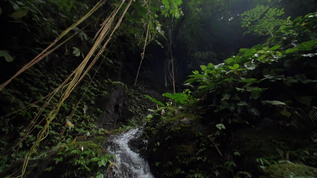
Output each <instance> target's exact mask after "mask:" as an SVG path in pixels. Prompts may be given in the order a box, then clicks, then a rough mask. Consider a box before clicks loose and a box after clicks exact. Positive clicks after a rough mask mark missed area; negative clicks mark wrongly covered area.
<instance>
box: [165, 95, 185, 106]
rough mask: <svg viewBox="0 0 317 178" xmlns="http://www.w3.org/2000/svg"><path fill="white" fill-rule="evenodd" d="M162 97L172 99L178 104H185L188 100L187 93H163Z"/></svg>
mask: <svg viewBox="0 0 317 178" xmlns="http://www.w3.org/2000/svg"><path fill="white" fill-rule="evenodd" d="M162 96H164V97H167V98H170V99H172V100H174V101H175V102H177V103H180V104H183V103H184V102H185V101H186V100H188V97H189V96H188V95H187V94H185V93H173V94H171V93H163V94H162Z"/></svg>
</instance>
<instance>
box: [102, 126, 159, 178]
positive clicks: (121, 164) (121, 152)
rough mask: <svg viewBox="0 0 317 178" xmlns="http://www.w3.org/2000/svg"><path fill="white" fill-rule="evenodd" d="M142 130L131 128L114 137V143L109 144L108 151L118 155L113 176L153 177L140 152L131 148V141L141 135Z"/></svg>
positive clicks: (114, 177)
mask: <svg viewBox="0 0 317 178" xmlns="http://www.w3.org/2000/svg"><path fill="white" fill-rule="evenodd" d="M141 132H142V130H141V129H140V128H136V129H131V130H129V131H127V132H125V133H123V134H120V135H118V136H116V137H114V138H113V139H112V143H111V144H110V146H108V151H109V152H110V153H112V154H114V155H115V156H116V162H115V167H114V168H113V170H112V172H111V175H109V174H108V175H107V177H111V178H153V175H152V174H151V172H150V167H149V165H148V163H147V161H146V160H144V159H143V158H142V157H141V156H140V154H139V153H136V152H134V151H132V150H131V148H130V147H129V144H128V143H129V141H130V140H131V139H136V138H138V137H139V136H140V133H141Z"/></svg>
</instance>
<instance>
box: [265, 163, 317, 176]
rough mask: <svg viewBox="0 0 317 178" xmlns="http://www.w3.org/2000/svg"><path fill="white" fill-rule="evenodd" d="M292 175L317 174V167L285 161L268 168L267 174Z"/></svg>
mask: <svg viewBox="0 0 317 178" xmlns="http://www.w3.org/2000/svg"><path fill="white" fill-rule="evenodd" d="M290 176H291V177H292V176H312V177H316V176H317V168H314V167H310V166H306V165H301V164H294V163H284V164H275V165H272V166H270V167H269V168H268V170H267V172H266V176H265V177H264V178H269V177H281V178H283V177H290Z"/></svg>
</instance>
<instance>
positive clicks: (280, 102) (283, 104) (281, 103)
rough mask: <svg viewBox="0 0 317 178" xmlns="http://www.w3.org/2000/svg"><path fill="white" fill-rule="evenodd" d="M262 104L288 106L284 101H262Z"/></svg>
mask: <svg viewBox="0 0 317 178" xmlns="http://www.w3.org/2000/svg"><path fill="white" fill-rule="evenodd" d="M262 103H267V104H271V105H274V106H286V104H285V103H284V102H282V101H277V100H265V101H262Z"/></svg>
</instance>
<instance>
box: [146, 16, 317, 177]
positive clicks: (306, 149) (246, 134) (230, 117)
mask: <svg viewBox="0 0 317 178" xmlns="http://www.w3.org/2000/svg"><path fill="white" fill-rule="evenodd" d="M316 22H317V14H316V13H312V14H308V15H306V16H304V17H298V18H296V19H295V20H294V21H292V22H290V23H289V24H286V25H282V26H281V27H280V28H279V30H277V31H276V32H275V33H274V36H273V37H272V38H270V39H268V40H267V42H266V43H264V44H262V45H256V46H254V47H252V48H250V49H246V48H243V49H240V52H239V53H238V54H237V55H235V56H232V57H231V58H228V59H226V60H225V61H224V63H220V64H218V65H214V64H212V63H210V64H208V65H201V71H194V72H193V74H192V75H190V76H189V77H190V78H189V79H188V80H187V81H186V83H185V85H187V86H188V88H189V89H186V90H185V92H184V93H175V94H165V96H167V97H169V98H171V99H172V100H173V104H169V103H166V105H164V106H162V107H160V108H159V109H158V110H156V111H155V112H154V113H153V114H151V115H149V116H148V120H147V125H146V128H145V136H146V138H147V139H148V140H149V144H148V153H149V155H148V157H149V161H150V163H151V165H152V167H153V170H154V173H156V174H157V175H158V176H159V175H163V176H166V177H216V176H219V177H232V176H237V177H258V176H260V175H265V173H267V176H268V177H270V175H271V174H272V175H273V174H274V175H275V176H274V177H284V176H286V177H287V176H291V175H292V176H316V175H317V172H316V169H312V170H313V171H303V172H298V171H296V167H295V166H294V167H293V168H289V169H287V170H286V169H285V170H284V171H283V170H281V171H280V174H282V175H278V176H276V173H274V171H272V170H273V169H274V168H273V167H272V168H269V167H270V166H275V165H276V164H280V163H281V161H282V162H293V163H298V164H304V165H308V166H313V167H316V165H317V162H316V160H317V158H316V152H317V145H316V128H317V115H316V113H317V107H316V105H317V103H316V101H317V100H316V99H317V98H316V92H317V91H316V87H317V73H316V71H317V63H316V55H317V54H316V49H317V39H316V31H317V25H316V24H317V23H316ZM155 102H157V101H155ZM276 166H277V165H276ZM290 167H292V166H290ZM303 169H304V168H303ZM305 169H306V168H305ZM307 169H310V168H307Z"/></svg>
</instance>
